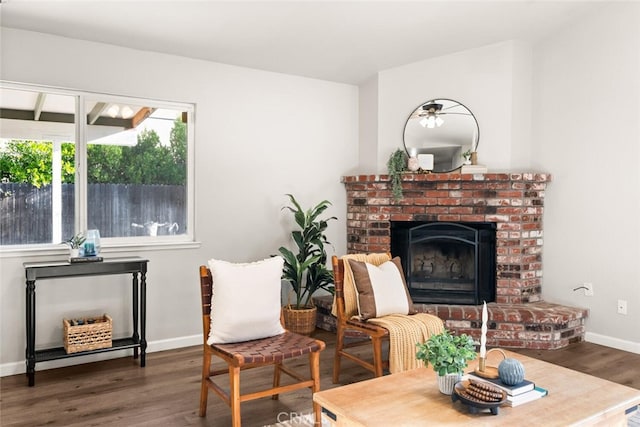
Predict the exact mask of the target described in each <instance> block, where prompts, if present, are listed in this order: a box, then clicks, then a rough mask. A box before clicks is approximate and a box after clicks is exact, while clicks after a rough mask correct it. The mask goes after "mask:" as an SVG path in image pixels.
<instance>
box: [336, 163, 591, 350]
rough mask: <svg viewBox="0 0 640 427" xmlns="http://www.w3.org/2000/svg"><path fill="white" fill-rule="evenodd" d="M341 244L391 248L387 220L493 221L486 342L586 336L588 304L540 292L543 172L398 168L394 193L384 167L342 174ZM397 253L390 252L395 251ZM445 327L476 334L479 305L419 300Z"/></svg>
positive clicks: (548, 343) (549, 341)
mask: <svg viewBox="0 0 640 427" xmlns="http://www.w3.org/2000/svg"><path fill="white" fill-rule="evenodd" d="M342 181H343V183H344V185H345V187H346V191H347V251H348V252H349V253H355V252H388V251H391V233H390V229H391V222H392V221H393V222H395V221H418V222H424V221H430V222H433V221H435V222H461V223H480V222H482V223H495V225H496V299H495V302H492V303H489V304H487V306H488V310H489V319H490V320H489V331H488V334H487V340H488V345H489V346H497V347H512V348H541V349H554V348H561V347H564V346H566V345H568V344H569V343H570V342H574V341H582V340H583V338H584V319H585V318H586V317H587V315H588V310H586V309H582V308H575V307H567V306H561V305H558V304H552V303H548V302H545V301H543V300H542V272H543V269H542V247H543V221H542V219H543V210H544V192H545V189H546V186H547V184H548V183H549V182H551V176H550V175H549V174H544V173H488V174H458V173H434V174H410V173H409V174H404V175H403V179H402V188H403V194H404V197H403V199H402V200H400V201H395V200H394V198H393V196H392V194H391V189H390V182H389V177H388V176H387V175H358V176H346V177H343V180H342ZM394 255H395V254H394ZM417 306H418V309H419V310H421V311H425V312H430V313H433V314H437V315H438V316H439V317H440V318H442V319H443V320H444V321H445V323H446V325H447V327H448V328H449V329H453V330H456V331H458V332H464V333H467V334H469V335H471V336H473V337H474V338H477V339H479V336H480V326H481V320H480V311H481V306H474V305H471V306H470V305H452V304H417Z"/></svg>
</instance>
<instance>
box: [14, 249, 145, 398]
mask: <svg viewBox="0 0 640 427" xmlns="http://www.w3.org/2000/svg"><path fill="white" fill-rule="evenodd" d="M148 262H149V260H146V259H142V258H139V257H129V258H105V259H104V261H100V262H84V263H69V262H66V261H59V262H26V263H24V264H23V265H24V269H25V274H26V276H27V289H26V298H27V299H26V308H27V310H26V314H27V318H26V323H27V349H26V352H25V354H26V361H25V362H26V364H27V377H28V378H29V386H33V385H35V373H36V363H38V362H44V361H46V360H56V359H64V358H67V357H74V356H83V355H86V354H93V353H102V352H105V351H114V350H123V349H128V348H132V349H133V358H134V359H137V358H138V348H139V349H140V367H143V368H144V365H145V355H146V349H147V341H146V335H145V332H146V300H147V281H146V277H147V263H148ZM128 273H130V274H132V275H133V286H132V287H133V334H132V335H131V338H121V339H114V340H113V345H112V347H110V348H102V349H98V350H90V351H82V352H78V353H71V354H67V352H66V351H65V349H64V347H57V348H49V349H42V350H36V280H37V279H54V278H64V277H79V276H102V275H109V274H128ZM138 276H139V279H138ZM138 316H139V317H138ZM138 318H139V319H140V333H139V334H138Z"/></svg>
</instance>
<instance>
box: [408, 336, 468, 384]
mask: <svg viewBox="0 0 640 427" xmlns="http://www.w3.org/2000/svg"><path fill="white" fill-rule="evenodd" d="M417 348H418V350H417V352H416V358H417V359H418V360H421V361H423V362H424V363H425V366H428V365H429V364H431V366H432V367H433V370H434V371H436V373H437V374H438V388H439V389H440V392H441V393H444V394H451V393H452V392H453V387H454V385H455V383H456V382H458V381H460V377H461V376H462V373H463V371H464V369H465V368H466V367H467V365H468V362H469V361H470V360H473V359H475V358H476V349H475V344H474V343H473V339H472V338H471V337H470V336H468V335H466V334H461V335H453V334H452V333H451V332H450V331H448V330H447V329H445V330H444V331H443V332H441V333H439V334H434V335H431V336H430V337H429V339H427V341H425V342H424V343H422V344H420V343H418V344H417Z"/></svg>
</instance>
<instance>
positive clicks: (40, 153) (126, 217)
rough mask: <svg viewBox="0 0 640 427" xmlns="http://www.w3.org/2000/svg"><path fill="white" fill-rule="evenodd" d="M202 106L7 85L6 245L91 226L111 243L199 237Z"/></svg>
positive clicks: (2, 224) (1, 103) (1, 226)
mask: <svg viewBox="0 0 640 427" xmlns="http://www.w3.org/2000/svg"><path fill="white" fill-rule="evenodd" d="M193 111H194V108H193V105H191V104H180V103H171V102H163V101H154V100H147V99H139V98H128V97H116V96H108V95H100V94H90V93H73V92H71V91H57V90H54V89H51V88H41V87H33V86H18V85H8V84H4V85H2V86H0V113H1V114H0V120H1V123H0V175H1V180H2V182H1V183H0V246H2V248H3V249H6V248H16V247H19V246H24V245H44V244H58V243H60V242H61V241H63V240H65V239H67V238H68V237H70V236H71V235H73V234H75V233H76V232H78V231H81V230H87V229H98V230H99V231H100V235H101V237H102V238H103V242H104V244H106V245H107V246H108V245H109V244H110V243H113V244H114V245H117V244H131V243H164V242H179V241H191V240H192V237H193V220H192V215H193V210H192V206H193V200H192V199H193V198H192V191H191V190H190V189H191V188H193V186H192V173H191V170H190V166H189V164H190V160H189V158H190V155H189V153H191V152H192V147H193V131H192V123H193ZM77 117H86V120H77V119H76V118H77ZM83 165H86V167H83Z"/></svg>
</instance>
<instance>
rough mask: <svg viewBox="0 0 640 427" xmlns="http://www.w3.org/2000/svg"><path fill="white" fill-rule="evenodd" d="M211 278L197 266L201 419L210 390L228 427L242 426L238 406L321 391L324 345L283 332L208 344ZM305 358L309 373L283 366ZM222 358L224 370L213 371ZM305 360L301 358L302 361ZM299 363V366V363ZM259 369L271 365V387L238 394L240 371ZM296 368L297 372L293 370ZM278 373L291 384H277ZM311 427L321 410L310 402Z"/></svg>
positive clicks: (292, 364) (319, 341)
mask: <svg viewBox="0 0 640 427" xmlns="http://www.w3.org/2000/svg"><path fill="white" fill-rule="evenodd" d="M212 289H213V278H212V276H211V271H210V270H209V268H208V267H207V266H205V265H201V266H200V296H201V299H202V333H203V347H202V382H201V385H200V411H199V415H200V416H201V417H204V416H206V414H207V400H208V395H209V389H211V390H212V391H214V392H215V394H217V395H218V396H219V397H220V398H222V400H224V402H225V403H226V404H227V405H229V407H230V408H231V426H232V427H241V426H242V421H241V414H240V403H241V402H246V401H249V400H254V399H260V398H263V397H269V396H271V398H272V399H274V400H275V399H278V396H279V395H280V393H287V392H293V391H296V390H300V389H305V388H306V389H309V390H310V391H311V392H312V394H313V393H315V392H317V391H320V352H321V351H322V350H324V348H325V343H324V342H323V341H321V340H317V339H314V338H311V337H308V336H304V335H299V334H295V333H293V332H289V331H285V332H284V333H282V334H280V335H276V336H274V337H269V338H262V339H258V340H250V341H243V342H238V343H230V344H213V345H209V344H207V338H208V337H209V332H210V328H211V298H212V297H213V294H212V292H211V291H212ZM305 355H306V358H307V359H308V364H309V368H310V369H309V374H308V375H303V374H301V373H300V372H298V371H299V370H300V369H298V368H299V366H295V363H293V362H295V361H292V363H291V366H290V367H289V366H285V364H284V363H283V362H284V361H285V360H287V359H293V358H298V357H300V356H305ZM214 357H215V358H219V359H222V360H223V361H224V362H225V363H226V365H227V366H226V367H225V368H214V366H213V364H212V359H213V358H214ZM303 359H304V358H303ZM298 364H300V363H298ZM260 366H273V367H274V371H273V383H272V385H271V386H270V387H267V388H266V389H263V390H260V391H254V392H251V393H244V394H243V393H240V371H242V370H245V369H251V368H256V367H260ZM293 368H296V369H293ZM281 374H285V375H287V376H289V377H290V378H291V379H293V380H294V382H293V383H292V382H291V381H288V382H287V384H285V385H281V384H280V377H281ZM218 375H223V376H228V378H227V380H226V381H227V384H228V386H227V387H223V386H221V384H223V382H224V381H223V380H221V381H219V382H216V381H214V378H215V377H217V376H218ZM312 405H313V415H314V423H315V424H314V425H320V424H321V419H320V418H321V408H320V404H319V403H315V402H312Z"/></svg>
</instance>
